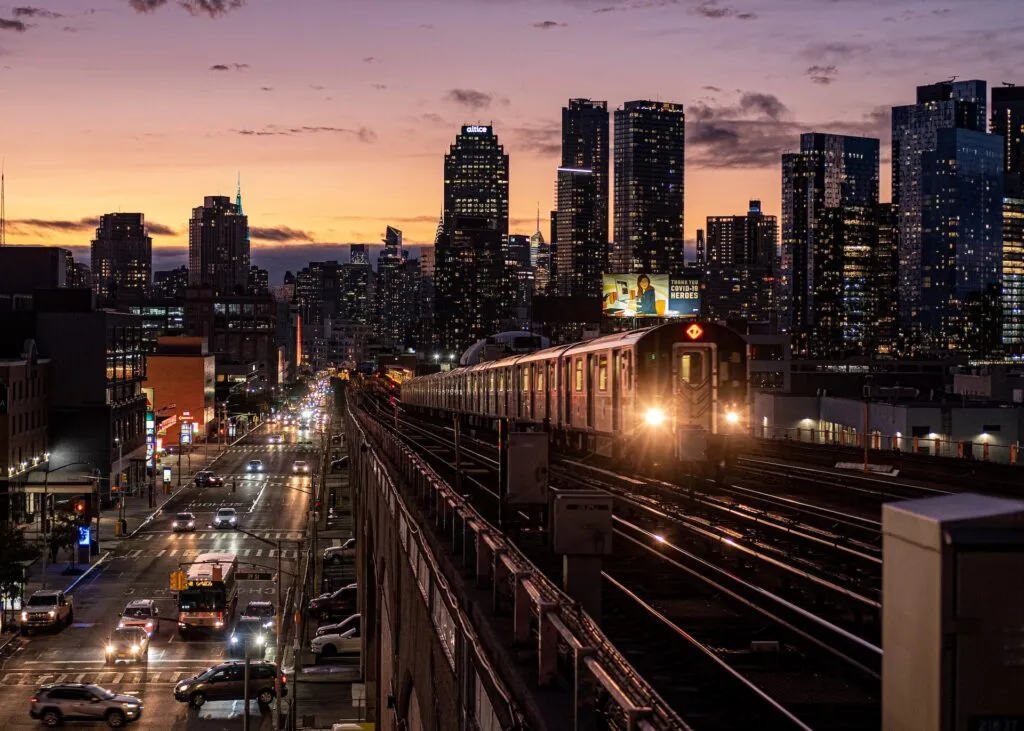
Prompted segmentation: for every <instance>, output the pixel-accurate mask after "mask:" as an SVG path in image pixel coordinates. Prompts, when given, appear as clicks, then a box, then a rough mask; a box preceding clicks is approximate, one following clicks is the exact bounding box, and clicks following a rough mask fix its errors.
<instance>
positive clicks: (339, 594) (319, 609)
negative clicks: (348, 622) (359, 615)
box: [309, 584, 359, 619]
mask: <svg viewBox="0 0 1024 731" xmlns="http://www.w3.org/2000/svg"><path fill="white" fill-rule="evenodd" d="M358 611H359V586H358V585H357V584H349V585H348V586H343V587H342V588H340V589H338V590H337V591H335V592H332V593H330V594H321V595H320V596H318V597H316V598H315V599H312V600H311V601H310V602H309V616H310V617H313V618H314V619H323V618H325V617H333V616H338V615H344V616H346V617H347V616H348V615H350V614H355V613H356V612H358Z"/></svg>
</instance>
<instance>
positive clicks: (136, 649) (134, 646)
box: [132, 645, 139, 655]
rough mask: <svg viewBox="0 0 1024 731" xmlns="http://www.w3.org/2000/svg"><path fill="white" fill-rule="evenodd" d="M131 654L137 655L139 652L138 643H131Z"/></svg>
mask: <svg viewBox="0 0 1024 731" xmlns="http://www.w3.org/2000/svg"><path fill="white" fill-rule="evenodd" d="M132 654H133V655H138V654H139V646H138V645H132Z"/></svg>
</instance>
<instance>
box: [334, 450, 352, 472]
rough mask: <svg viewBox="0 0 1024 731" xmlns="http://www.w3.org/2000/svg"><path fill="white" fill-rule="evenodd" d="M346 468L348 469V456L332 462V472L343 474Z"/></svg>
mask: <svg viewBox="0 0 1024 731" xmlns="http://www.w3.org/2000/svg"><path fill="white" fill-rule="evenodd" d="M346 467H348V455H347V454H346V455H344V456H343V457H339V458H338V459H336V460H333V461H332V462H331V472H341V471H342V470H343V469H345V468H346Z"/></svg>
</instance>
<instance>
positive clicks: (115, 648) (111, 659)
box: [103, 627, 149, 665]
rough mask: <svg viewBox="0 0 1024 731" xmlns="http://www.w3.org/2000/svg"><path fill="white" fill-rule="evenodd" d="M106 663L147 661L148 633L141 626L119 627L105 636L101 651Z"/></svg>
mask: <svg viewBox="0 0 1024 731" xmlns="http://www.w3.org/2000/svg"><path fill="white" fill-rule="evenodd" d="M103 657H104V662H106V664H108V665H110V664H117V663H118V662H149V633H147V632H146V630H144V629H142V628H141V627H121V628H118V629H115V630H114V631H113V632H111V633H110V637H108V638H107V647H106V650H105V652H104V653H103Z"/></svg>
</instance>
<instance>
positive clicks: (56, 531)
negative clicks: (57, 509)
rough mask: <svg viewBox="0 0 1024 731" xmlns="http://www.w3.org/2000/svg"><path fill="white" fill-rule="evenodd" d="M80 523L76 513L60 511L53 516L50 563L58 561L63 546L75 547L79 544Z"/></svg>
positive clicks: (66, 547) (65, 547) (64, 547)
mask: <svg viewBox="0 0 1024 731" xmlns="http://www.w3.org/2000/svg"><path fill="white" fill-rule="evenodd" d="M78 525H79V523H78V518H77V517H75V516H74V515H61V514H59V513H58V514H57V515H55V516H54V517H53V522H52V523H51V524H50V541H49V543H50V563H56V562H57V554H59V553H60V550H61V549H62V548H63V549H73V548H74V547H75V546H76V545H77V544H78ZM73 555H74V554H72V556H73ZM75 563H77V561H76V562H75Z"/></svg>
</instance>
